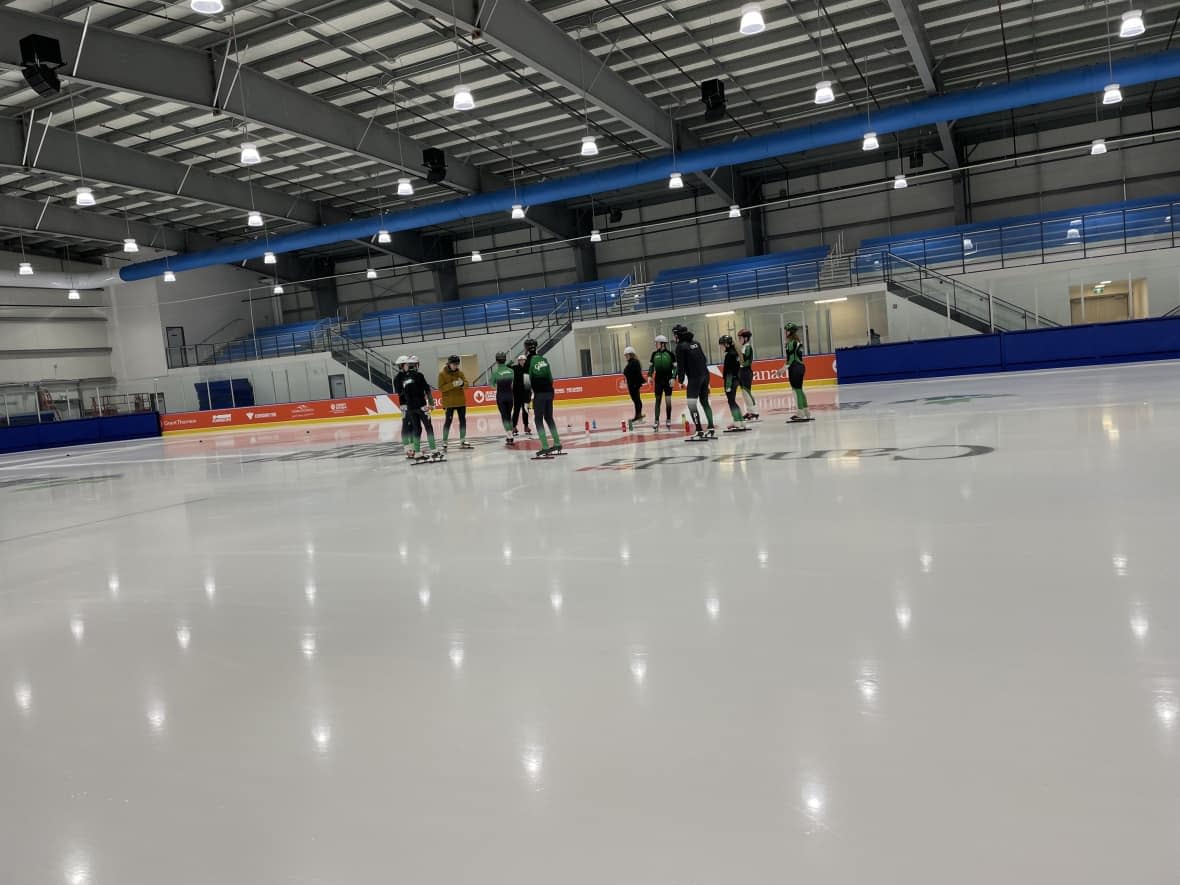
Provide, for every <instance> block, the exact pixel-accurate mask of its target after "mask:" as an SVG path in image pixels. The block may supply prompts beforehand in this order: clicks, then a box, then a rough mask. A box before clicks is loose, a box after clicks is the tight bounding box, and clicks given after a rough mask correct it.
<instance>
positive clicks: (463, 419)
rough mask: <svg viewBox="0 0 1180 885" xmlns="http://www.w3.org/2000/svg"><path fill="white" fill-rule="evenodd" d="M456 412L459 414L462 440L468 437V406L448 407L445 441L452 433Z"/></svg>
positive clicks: (445, 419)
mask: <svg viewBox="0 0 1180 885" xmlns="http://www.w3.org/2000/svg"><path fill="white" fill-rule="evenodd" d="M456 412H458V413H459V437H460V438H461V439H462V438H464V437H466V436H467V406H447V415H446V418H444V419H443V439H446V438H447V436H448V435H449V434H450V432H451V419H452V418H454V417H455V413H456Z"/></svg>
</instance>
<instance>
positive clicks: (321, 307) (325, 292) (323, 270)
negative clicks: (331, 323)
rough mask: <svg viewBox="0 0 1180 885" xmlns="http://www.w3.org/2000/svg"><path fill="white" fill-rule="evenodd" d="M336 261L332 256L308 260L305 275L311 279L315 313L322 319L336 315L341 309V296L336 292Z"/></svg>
mask: <svg viewBox="0 0 1180 885" xmlns="http://www.w3.org/2000/svg"><path fill="white" fill-rule="evenodd" d="M335 274H336V262H335V261H334V260H333V259H331V258H323V257H321V258H313V259H311V260H310V261H308V262H307V269H306V271H305V273H304V277H305V278H308V279H311V280H312V282H311V283H309V284H308V288H309V289H311V298H312V303H313V304H314V305H315V315H316V316H317V317H319V318H320V319H328V318H329V317H334V316H336V311H338V310H339V309H340V298H339V295H338V294H337V292H336V277H335Z"/></svg>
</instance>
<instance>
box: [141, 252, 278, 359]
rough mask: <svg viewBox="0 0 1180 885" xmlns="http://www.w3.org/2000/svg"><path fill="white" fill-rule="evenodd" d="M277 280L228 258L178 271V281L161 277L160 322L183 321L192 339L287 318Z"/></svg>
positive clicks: (239, 332)
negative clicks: (279, 306)
mask: <svg viewBox="0 0 1180 885" xmlns="http://www.w3.org/2000/svg"><path fill="white" fill-rule="evenodd" d="M260 280H261V281H262V282H260ZM272 286H273V283H272V282H271V281H269V280H264V279H263V278H262V277H260V276H259V275H258V274H257V273H255V272H253V271H249V270H245V269H243V268H240V267H231V266H229V265H224V264H223V265H217V266H215V267H206V268H202V269H201V270H194V271H187V272H185V273H180V274H177V275H176V282H175V283H165V282H163V281H162V280H160V281H158V282H157V285H156V292H157V296H158V298H159V304H160V325H161V327H162V328H164V327H167V326H180V327H182V328H183V329H184V336H185V343H186V344H189V345H193V344H203V343H205V342H206V341H228V340H230V339H232V338H241V337H244V336H246V335H249V334H250V332H251V330H252V328H259V329H261V328H264V327H266V326H273V325H275V324H276V322H281V319H277V312H276V301H277V299H275V298H274V297H273V295H272V294H271V288H272Z"/></svg>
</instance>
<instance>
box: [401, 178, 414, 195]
mask: <svg viewBox="0 0 1180 885" xmlns="http://www.w3.org/2000/svg"><path fill="white" fill-rule="evenodd" d="M397 195H398V196H399V197H412V196H414V185H413V183H412V182H411V181H410V179H408V178H399V179H398V180H397Z"/></svg>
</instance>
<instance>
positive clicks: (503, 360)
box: [496, 350, 508, 363]
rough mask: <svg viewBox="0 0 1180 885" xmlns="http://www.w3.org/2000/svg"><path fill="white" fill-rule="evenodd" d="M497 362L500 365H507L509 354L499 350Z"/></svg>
mask: <svg viewBox="0 0 1180 885" xmlns="http://www.w3.org/2000/svg"><path fill="white" fill-rule="evenodd" d="M496 362H498V363H506V362H508V354H506V353H505V352H504V351H502V350H497V351H496Z"/></svg>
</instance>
